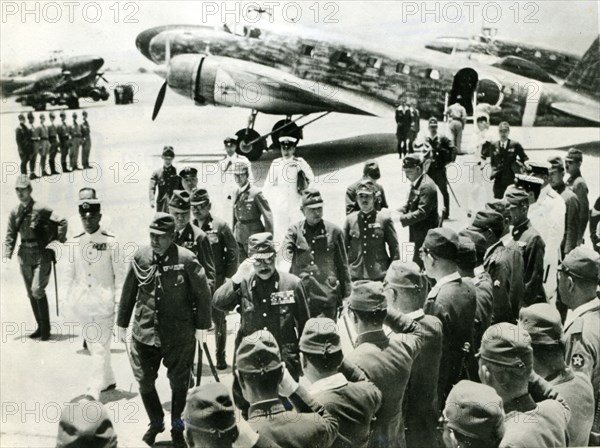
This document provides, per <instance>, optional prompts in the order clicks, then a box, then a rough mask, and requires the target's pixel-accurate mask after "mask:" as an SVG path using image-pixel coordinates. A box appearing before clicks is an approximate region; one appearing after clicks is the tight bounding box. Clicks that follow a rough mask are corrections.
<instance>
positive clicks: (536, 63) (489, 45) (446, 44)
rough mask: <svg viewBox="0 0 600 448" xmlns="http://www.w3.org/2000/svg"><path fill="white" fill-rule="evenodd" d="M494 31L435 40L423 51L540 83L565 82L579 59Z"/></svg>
mask: <svg viewBox="0 0 600 448" xmlns="http://www.w3.org/2000/svg"><path fill="white" fill-rule="evenodd" d="M497 32H498V29H497V28H486V27H484V28H483V29H482V32H481V33H480V34H479V35H476V36H473V37H470V38H468V37H458V36H448V37H438V38H436V39H434V40H433V41H431V42H429V43H427V44H426V45H425V48H428V49H430V50H435V51H441V52H442V53H446V54H452V55H462V56H466V57H468V58H472V59H475V60H478V61H481V62H485V63H489V64H490V65H493V66H494V67H498V68H501V69H504V70H507V71H509V72H511V73H516V74H518V75H522V76H525V77H527V78H533V79H536V80H538V81H541V82H556V81H560V80H564V79H565V78H566V77H567V76H568V75H569V73H571V72H572V71H573V70H574V69H575V67H576V65H577V64H578V63H579V61H580V60H581V57H580V56H578V55H576V54H574V53H570V52H568V51H560V50H556V49H553V48H548V47H544V46H541V45H533V44H530V43H526V42H519V41H516V40H511V39H506V38H500V37H497Z"/></svg>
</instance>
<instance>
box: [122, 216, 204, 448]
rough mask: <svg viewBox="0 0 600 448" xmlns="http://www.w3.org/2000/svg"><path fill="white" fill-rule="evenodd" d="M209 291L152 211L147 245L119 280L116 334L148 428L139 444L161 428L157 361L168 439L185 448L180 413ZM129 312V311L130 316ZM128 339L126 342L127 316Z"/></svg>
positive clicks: (166, 221)
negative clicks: (166, 386) (162, 373)
mask: <svg viewBox="0 0 600 448" xmlns="http://www.w3.org/2000/svg"><path fill="white" fill-rule="evenodd" d="M210 301H211V291H210V287H209V284H208V281H207V278H206V275H205V272H204V268H203V267H202V266H201V265H200V263H198V259H197V258H196V256H195V255H194V253H193V252H191V251H189V250H187V249H185V248H183V247H179V246H177V245H176V244H175V218H173V217H172V216H171V215H168V214H166V213H157V214H156V215H155V216H154V219H153V220H152V223H151V224H150V246H143V247H141V248H140V249H139V250H138V251H137V252H136V254H135V255H134V258H133V260H132V262H131V266H130V268H129V271H128V273H127V276H126V278H125V283H124V285H123V292H122V294H121V302H120V304H119V312H118V316H117V326H118V328H117V330H118V337H119V340H121V341H122V342H126V346H130V347H131V348H130V349H129V351H128V353H129V354H130V359H129V361H130V363H131V367H132V370H133V374H134V377H135V379H136V380H137V382H138V384H139V389H140V395H141V398H142V402H143V403H144V408H145V409H146V413H147V414H148V417H149V419H150V427H149V428H148V430H147V431H146V433H145V434H144V436H143V438H142V440H143V441H144V442H145V443H146V444H148V445H149V446H152V445H153V444H154V440H155V439H156V436H157V435H158V433H161V432H163V431H164V430H165V424H164V412H163V408H162V404H161V401H160V398H159V397H158V393H157V391H156V388H155V386H154V383H155V381H156V378H157V377H158V369H159V367H160V363H161V361H162V363H163V364H164V366H165V367H166V368H167V377H168V378H169V383H170V385H171V391H172V398H171V428H172V429H171V437H172V440H173V446H174V447H176V448H183V447H186V444H185V441H184V437H183V431H184V424H183V421H182V419H181V414H182V412H183V409H184V407H185V400H186V394H187V390H188V387H189V385H190V381H191V375H192V366H193V364H194V354H195V352H196V340H197V341H198V342H203V341H204V333H203V330H206V329H208V328H209V327H210V322H211V316H210V311H211V304H210ZM134 309H135V312H134ZM132 315H133V316H134V319H133V340H132V341H131V342H130V343H129V342H128V341H126V332H127V327H128V326H129V322H130V320H131V316H132Z"/></svg>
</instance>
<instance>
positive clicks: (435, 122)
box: [428, 117, 438, 127]
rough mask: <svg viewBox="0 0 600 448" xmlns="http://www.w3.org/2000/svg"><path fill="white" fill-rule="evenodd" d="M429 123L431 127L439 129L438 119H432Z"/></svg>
mask: <svg viewBox="0 0 600 448" xmlns="http://www.w3.org/2000/svg"><path fill="white" fill-rule="evenodd" d="M428 123H429V126H433V127H437V125H438V121H437V118H434V117H432V118H430V119H429V121H428Z"/></svg>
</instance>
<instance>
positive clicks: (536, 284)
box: [512, 219, 546, 306]
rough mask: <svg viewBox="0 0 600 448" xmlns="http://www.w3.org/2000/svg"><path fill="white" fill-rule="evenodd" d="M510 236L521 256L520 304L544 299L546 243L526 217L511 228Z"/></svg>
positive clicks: (525, 304)
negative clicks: (521, 294)
mask: <svg viewBox="0 0 600 448" xmlns="http://www.w3.org/2000/svg"><path fill="white" fill-rule="evenodd" d="M512 237H513V239H514V240H515V243H516V245H517V247H518V248H519V250H520V251H521V255H522V256H523V267H524V271H523V280H524V282H525V292H524V294H523V300H522V303H521V306H529V305H532V304H534V303H538V302H545V301H546V293H545V291H544V276H545V275H546V273H545V272H544V254H545V252H546V244H545V243H544V240H543V239H542V237H541V236H540V234H539V233H538V231H537V230H535V229H534V228H533V226H532V225H531V223H530V222H529V219H526V220H525V221H523V222H522V223H520V224H519V225H516V226H514V227H513V229H512Z"/></svg>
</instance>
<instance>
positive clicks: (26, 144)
mask: <svg viewBox="0 0 600 448" xmlns="http://www.w3.org/2000/svg"><path fill="white" fill-rule="evenodd" d="M16 137H17V150H18V151H19V158H20V159H21V174H27V162H29V157H30V155H31V151H32V148H31V130H30V129H29V128H28V127H27V124H26V123H25V115H23V114H19V126H18V127H17V129H16Z"/></svg>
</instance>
